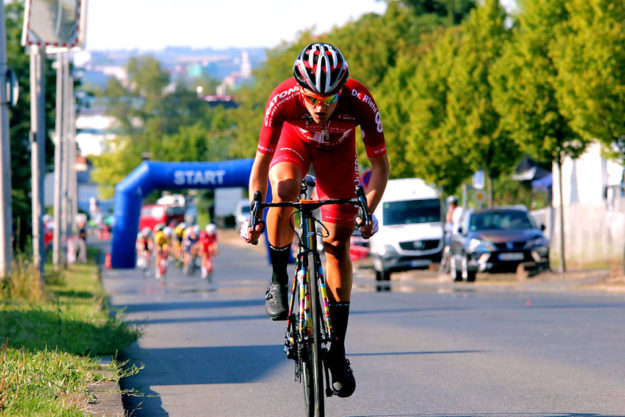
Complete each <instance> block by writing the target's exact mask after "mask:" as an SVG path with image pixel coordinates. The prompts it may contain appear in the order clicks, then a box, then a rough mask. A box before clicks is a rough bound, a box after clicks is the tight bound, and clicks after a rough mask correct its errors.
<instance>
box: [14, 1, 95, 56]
mask: <svg viewBox="0 0 625 417" xmlns="http://www.w3.org/2000/svg"><path fill="white" fill-rule="evenodd" d="M86 22H87V0H65V1H59V0H26V8H25V11H24V29H23V31H22V45H24V46H32V47H45V48H46V53H55V52H65V51H67V50H69V49H74V48H82V47H83V46H84V43H85V32H86V31H85V28H86Z"/></svg>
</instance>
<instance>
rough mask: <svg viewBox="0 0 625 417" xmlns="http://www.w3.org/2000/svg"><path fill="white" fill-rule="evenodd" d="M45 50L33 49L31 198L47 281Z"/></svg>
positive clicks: (36, 256) (38, 255)
mask: <svg viewBox="0 0 625 417" xmlns="http://www.w3.org/2000/svg"><path fill="white" fill-rule="evenodd" d="M45 60H46V53H45V49H44V48H43V47H40V46H31V47H30V91H31V93H30V114H31V116H30V120H31V142H30V146H31V169H32V174H31V195H32V219H33V220H32V221H33V263H34V264H35V266H36V267H37V269H38V270H39V278H40V280H41V282H42V283H43V281H44V264H45V259H46V258H45V253H44V251H45V249H44V241H43V238H44V236H43V208H44V199H43V178H44V174H45V169H44V166H45V164H44V160H45V141H46V107H45V88H46V87H45Z"/></svg>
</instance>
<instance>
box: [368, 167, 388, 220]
mask: <svg viewBox="0 0 625 417" xmlns="http://www.w3.org/2000/svg"><path fill="white" fill-rule="evenodd" d="M370 161H371V178H370V179H369V185H368V186H367V193H366V194H367V204H368V205H369V211H370V212H371V213H373V212H374V211H375V208H376V207H377V206H378V203H380V200H381V199H382V194H384V189H385V188H386V183H387V182H388V175H389V166H388V158H387V157H386V155H382V156H378V157H374V158H370Z"/></svg>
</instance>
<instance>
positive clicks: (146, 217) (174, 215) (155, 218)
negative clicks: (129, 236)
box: [139, 204, 184, 230]
mask: <svg viewBox="0 0 625 417" xmlns="http://www.w3.org/2000/svg"><path fill="white" fill-rule="evenodd" d="M181 222H184V207H182V206H169V205H165V204H147V205H145V206H143V207H142V208H141V216H140V217H139V230H143V229H144V228H146V227H149V228H150V229H151V230H154V227H155V226H156V225H157V224H165V225H169V224H172V223H173V224H178V223H181Z"/></svg>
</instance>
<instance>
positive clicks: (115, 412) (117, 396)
mask: <svg viewBox="0 0 625 417" xmlns="http://www.w3.org/2000/svg"><path fill="white" fill-rule="evenodd" d="M111 361H112V358H111V357H104V358H101V359H100V361H99V365H100V368H99V369H97V370H96V371H95V372H96V373H97V374H98V375H100V376H101V377H102V379H101V380H100V381H97V382H94V383H92V384H90V385H89V387H88V389H89V394H90V395H91V397H92V399H91V400H90V401H89V404H88V405H87V410H86V411H87V412H88V413H89V414H91V415H93V416H96V417H124V416H125V415H126V414H125V411H124V406H123V404H122V393H121V388H120V386H119V383H118V382H117V381H115V380H114V374H113V371H112V370H111V369H110V365H111Z"/></svg>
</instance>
